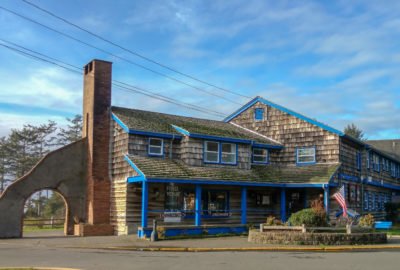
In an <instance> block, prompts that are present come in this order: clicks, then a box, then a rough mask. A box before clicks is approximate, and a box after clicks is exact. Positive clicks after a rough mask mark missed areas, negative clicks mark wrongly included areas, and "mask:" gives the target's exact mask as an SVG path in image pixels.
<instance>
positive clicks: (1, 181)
mask: <svg viewBox="0 0 400 270" xmlns="http://www.w3.org/2000/svg"><path fill="white" fill-rule="evenodd" d="M7 144H8V140H7V138H6V137H1V138H0V195H1V194H2V193H3V192H4V189H5V188H6V187H7V183H8V182H11V180H10V179H9V167H8V155H7Z"/></svg>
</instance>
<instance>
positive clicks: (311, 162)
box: [296, 146, 317, 165]
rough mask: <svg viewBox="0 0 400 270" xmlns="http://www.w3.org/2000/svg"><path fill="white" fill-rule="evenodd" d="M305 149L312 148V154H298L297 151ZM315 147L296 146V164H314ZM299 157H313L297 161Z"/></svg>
mask: <svg viewBox="0 0 400 270" xmlns="http://www.w3.org/2000/svg"><path fill="white" fill-rule="evenodd" d="M305 149H312V150H313V152H314V153H313V154H312V155H302V156H300V155H299V153H300V151H301V150H305ZM316 152H317V151H316V148H315V146H308V147H297V148H296V164H299V165H302V164H315V163H316V162H317V159H316ZM300 157H313V158H314V159H313V160H312V161H299V160H300Z"/></svg>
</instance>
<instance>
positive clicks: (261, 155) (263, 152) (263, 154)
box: [253, 148, 268, 164]
mask: <svg viewBox="0 0 400 270" xmlns="http://www.w3.org/2000/svg"><path fill="white" fill-rule="evenodd" d="M253 163H258V164H267V163H268V150H267V149H262V148H253Z"/></svg>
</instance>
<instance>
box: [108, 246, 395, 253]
mask: <svg viewBox="0 0 400 270" xmlns="http://www.w3.org/2000/svg"><path fill="white" fill-rule="evenodd" d="M101 249H105V250H121V251H147V252H149V251H150V252H224V251H225V252H227V251H239V252H246V251H253V252H254V251H287V252H293V251H295V252H345V251H384V250H400V246H343V247H339V246H336V247H246V248H237V247H232V248H226V247H222V248H219V247H218V248H191V247H154V248H152V247H106V248H101Z"/></svg>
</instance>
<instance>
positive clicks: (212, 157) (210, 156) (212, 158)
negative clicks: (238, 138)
mask: <svg viewBox="0 0 400 270" xmlns="http://www.w3.org/2000/svg"><path fill="white" fill-rule="evenodd" d="M204 154H205V160H206V161H209V162H218V153H214V152H205V153H204Z"/></svg>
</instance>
